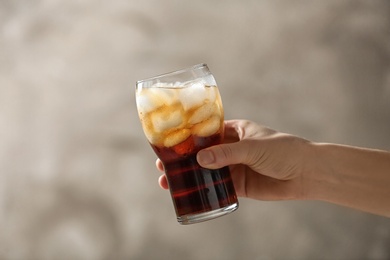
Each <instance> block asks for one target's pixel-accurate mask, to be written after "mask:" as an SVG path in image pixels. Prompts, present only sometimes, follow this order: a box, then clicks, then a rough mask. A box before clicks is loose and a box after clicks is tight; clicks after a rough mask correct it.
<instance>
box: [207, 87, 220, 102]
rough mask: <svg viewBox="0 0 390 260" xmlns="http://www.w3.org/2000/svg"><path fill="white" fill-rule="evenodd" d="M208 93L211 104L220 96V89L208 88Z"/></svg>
mask: <svg viewBox="0 0 390 260" xmlns="http://www.w3.org/2000/svg"><path fill="white" fill-rule="evenodd" d="M206 92H207V99H208V100H209V101H210V102H214V101H215V100H216V98H217V96H218V95H219V92H218V88H217V87H206Z"/></svg>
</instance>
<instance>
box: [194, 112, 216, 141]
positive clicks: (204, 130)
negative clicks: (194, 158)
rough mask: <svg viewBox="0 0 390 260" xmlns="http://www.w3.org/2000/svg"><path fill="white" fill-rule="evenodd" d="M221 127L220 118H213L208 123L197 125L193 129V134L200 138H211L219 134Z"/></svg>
mask: <svg viewBox="0 0 390 260" xmlns="http://www.w3.org/2000/svg"><path fill="white" fill-rule="evenodd" d="M220 126H221V119H220V117H219V116H216V115H214V116H212V117H210V118H209V119H207V120H206V121H203V122H201V123H199V124H196V125H194V126H193V127H192V133H193V134H194V135H197V136H200V137H206V136H210V135H212V134H215V133H216V132H218V130H219V128H220Z"/></svg>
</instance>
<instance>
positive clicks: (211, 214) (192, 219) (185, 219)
mask: <svg viewBox="0 0 390 260" xmlns="http://www.w3.org/2000/svg"><path fill="white" fill-rule="evenodd" d="M236 209H238V202H237V203H234V204H232V205H229V206H226V207H224V208H220V209H215V210H212V211H208V212H203V213H199V214H189V215H184V216H180V217H178V218H177V221H178V222H179V223H180V224H182V225H189V224H195V223H199V222H203V221H207V220H210V219H214V218H218V217H221V216H223V215H226V214H229V213H231V212H233V211H235V210H236Z"/></svg>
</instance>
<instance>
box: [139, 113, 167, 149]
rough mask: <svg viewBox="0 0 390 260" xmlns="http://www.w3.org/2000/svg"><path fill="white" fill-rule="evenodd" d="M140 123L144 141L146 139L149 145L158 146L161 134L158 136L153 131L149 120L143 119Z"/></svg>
mask: <svg viewBox="0 0 390 260" xmlns="http://www.w3.org/2000/svg"><path fill="white" fill-rule="evenodd" d="M141 122H142V128H143V130H144V133H145V136H146V139H148V141H149V142H150V143H151V144H154V145H158V144H159V143H160V142H161V138H162V136H161V134H158V133H156V132H154V131H153V126H152V124H151V122H150V120H146V118H145V119H143V120H141Z"/></svg>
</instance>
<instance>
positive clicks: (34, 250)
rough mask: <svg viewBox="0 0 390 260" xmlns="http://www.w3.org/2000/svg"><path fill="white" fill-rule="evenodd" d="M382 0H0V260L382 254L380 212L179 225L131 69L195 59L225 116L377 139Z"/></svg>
mask: <svg viewBox="0 0 390 260" xmlns="http://www.w3.org/2000/svg"><path fill="white" fill-rule="evenodd" d="M389 18H390V3H389V2H388V1H386V0H383V1H379V0H378V1H358V0H357V1H353V0H351V1H348V0H345V1H338V0H332V1H310V0H306V1H305V0H294V1H288V0H285V1H282V0H278V1H271V0H269V1H267V0H264V1H263V0H256V1H255V0H253V1H250V0H247V1H233V0H227V1H214V0H212V1H206V0H203V1H180V0H167V1H158V0H154V1H152V0H146V1H134V0H126V1H92V0H85V1H77V0H67V1H59V0H52V1H49V0H41V1H28V0H20V1H14V0H1V1H0V259H188V260H191V259H224V260H226V259H267V260H268V259H389V258H390V220H389V219H388V218H382V217H379V216H374V215H370V214H366V213H362V212H358V211H355V210H351V209H346V208H342V207H339V206H335V205H330V204H327V203H323V202H259V201H251V200H245V199H241V200H240V202H241V205H240V209H239V210H238V211H237V212H235V213H233V214H231V215H229V216H227V217H223V218H220V219H218V220H214V221H210V222H207V223H202V224H198V225H193V226H180V225H179V224H177V222H176V220H175V215H174V210H173V207H172V203H171V201H170V198H169V195H168V193H167V192H166V191H163V190H161V189H160V188H159V187H158V185H157V177H158V172H157V170H156V169H155V167H154V161H155V155H154V154H153V152H152V150H151V149H150V147H149V146H148V144H147V142H146V139H145V138H144V136H143V133H142V130H141V127H140V123H139V121H138V118H137V114H136V108H135V103H134V83H135V81H136V80H138V79H143V78H146V77H149V76H154V75H156V74H160V73H163V72H168V71H171V70H175V69H179V68H182V67H187V66H190V65H193V64H196V63H201V62H206V63H207V64H208V65H209V67H210V69H211V70H212V72H213V73H214V75H215V77H216V79H217V82H218V83H219V87H220V91H221V94H222V98H223V101H224V105H225V113H226V118H229V119H231V118H247V119H252V120H255V121H257V122H259V123H262V124H265V125H268V126H270V127H272V128H275V129H278V130H280V131H284V132H289V133H293V134H296V135H300V136H303V137H305V138H309V139H311V140H315V141H324V142H339V143H344V144H350V145H360V146H366V147H377V148H381V149H387V150H389V149H390V135H389V133H390V46H389V42H390V19H389Z"/></svg>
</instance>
